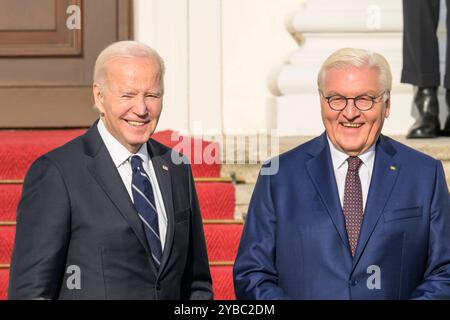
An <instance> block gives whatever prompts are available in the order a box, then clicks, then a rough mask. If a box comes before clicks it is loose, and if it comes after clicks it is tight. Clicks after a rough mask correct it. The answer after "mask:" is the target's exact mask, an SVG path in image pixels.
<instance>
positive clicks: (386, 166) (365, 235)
mask: <svg viewBox="0 0 450 320" xmlns="http://www.w3.org/2000/svg"><path fill="white" fill-rule="evenodd" d="M395 153H396V150H395V149H394V147H393V146H392V145H391V143H390V142H389V140H388V139H387V138H386V137H384V136H382V135H380V138H379V140H378V143H377V147H376V154H375V163H374V167H373V172H372V178H371V182H370V187H369V194H368V197H367V202H366V206H365V212H364V220H363V225H362V227H361V232H360V236H359V240H358V245H357V247H356V253H355V257H354V259H353V268H355V266H356V264H357V263H358V260H359V259H360V257H361V255H362V253H363V252H364V248H365V247H366V245H367V242H368V240H369V238H370V236H371V235H372V233H373V231H374V229H375V226H376V224H377V223H378V221H379V219H380V217H381V214H382V213H383V210H384V207H385V206H386V203H387V201H388V199H389V197H390V195H391V193H392V188H393V187H394V184H395V181H396V180H397V177H398V173H399V171H400V165H399V164H398V163H396V162H395V161H394V160H393V156H394V155H395Z"/></svg>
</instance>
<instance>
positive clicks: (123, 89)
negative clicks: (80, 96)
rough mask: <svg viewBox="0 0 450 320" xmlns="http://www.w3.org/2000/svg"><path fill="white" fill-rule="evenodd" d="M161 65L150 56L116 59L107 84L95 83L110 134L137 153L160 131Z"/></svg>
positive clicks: (96, 93) (107, 71) (95, 96)
mask: <svg viewBox="0 0 450 320" xmlns="http://www.w3.org/2000/svg"><path fill="white" fill-rule="evenodd" d="M159 73H160V70H159V64H158V62H157V61H156V60H155V59H152V58H148V57H142V58H141V57H139V58H126V57H117V58H112V59H111V60H109V61H108V62H107V70H106V76H105V78H106V79H105V84H104V85H103V86H102V85H101V84H99V83H94V87H93V91H94V98H95V104H96V106H97V108H98V110H99V111H100V112H101V114H102V117H101V119H102V121H103V122H104V124H105V127H106V128H107V129H108V131H109V132H110V133H111V134H112V135H113V136H114V137H115V138H116V139H117V140H118V141H119V142H120V143H121V144H122V145H123V146H124V147H125V148H127V149H128V150H129V151H130V152H131V153H136V152H137V151H138V150H139V148H140V147H141V146H142V145H143V144H144V143H146V142H147V141H148V140H149V139H150V136H151V135H152V134H153V132H154V131H155V129H156V125H157V124H158V120H159V116H160V115H161V109H162V86H161V82H160V76H159Z"/></svg>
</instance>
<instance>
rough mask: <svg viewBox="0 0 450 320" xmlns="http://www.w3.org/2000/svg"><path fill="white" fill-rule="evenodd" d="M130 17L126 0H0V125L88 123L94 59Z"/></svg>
mask: <svg viewBox="0 0 450 320" xmlns="http://www.w3.org/2000/svg"><path fill="white" fill-rule="evenodd" d="M132 20H133V19H132V1H131V0H20V1H17V0H0V128H64V127H66V128H67V127H87V126H89V125H90V124H91V123H92V122H93V121H94V120H95V119H96V118H97V113H96V112H95V111H94V109H93V104H94V101H93V97H92V89H91V88H92V73H93V67H94V63H95V59H96V57H97V55H98V54H99V53H100V51H101V50H102V49H103V48H104V47H106V46H107V45H108V44H110V43H112V42H114V41H118V40H125V39H131V38H132V27H131V26H132Z"/></svg>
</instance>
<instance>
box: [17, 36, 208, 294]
mask: <svg viewBox="0 0 450 320" xmlns="http://www.w3.org/2000/svg"><path fill="white" fill-rule="evenodd" d="M163 76H164V63H163V60H162V59H161V57H160V56H159V55H158V53H157V52H156V51H154V50H153V49H151V48H149V47H148V46H146V45H144V44H141V43H138V42H134V41H122V42H117V43H114V44H112V45H110V46H109V47H107V48H106V49H105V50H103V51H102V53H101V54H100V55H99V57H98V59H97V62H96V65H95V72H94V85H93V93H94V98H95V104H96V108H97V109H98V110H99V113H100V120H99V121H97V122H95V123H94V125H93V126H92V127H91V128H90V129H89V130H88V131H87V132H86V134H84V135H82V136H81V137H79V138H76V139H75V140H73V141H71V142H69V143H67V144H66V145H64V146H62V147H60V148H58V149H56V150H53V151H51V152H49V153H47V154H45V155H43V156H42V157H40V158H39V159H38V160H36V161H35V162H34V163H33V165H32V166H31V168H30V170H29V172H28V173H27V176H26V178H25V182H24V186H23V193H22V198H21V200H20V204H19V207H18V214H17V234H16V239H15V244H14V250H13V256H12V262H11V274H10V285H9V298H10V299H211V298H212V285H211V276H210V272H209V266H208V257H207V253H206V245H205V240H204V233H203V228H202V220H201V216H200V210H199V206H198V200H197V195H196V191H195V187H194V181H193V177H192V171H191V168H190V166H189V165H188V164H185V163H181V164H175V163H174V162H173V161H171V155H172V151H171V149H169V148H167V147H165V146H163V145H161V144H159V143H158V142H156V141H154V140H152V139H151V135H152V134H153V132H154V131H155V128H156V125H157V123H158V119H159V116H160V114H161V109H162V99H163V90H164V88H163ZM177 156H178V155H177Z"/></svg>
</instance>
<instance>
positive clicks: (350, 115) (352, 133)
mask: <svg viewBox="0 0 450 320" xmlns="http://www.w3.org/2000/svg"><path fill="white" fill-rule="evenodd" d="M384 90H385V88H383V86H382V85H381V84H380V81H379V72H378V70H377V69H375V68H370V67H363V68H356V67H353V66H348V67H345V68H331V69H329V70H328V71H327V72H326V75H325V79H324V81H323V86H322V92H323V95H324V96H325V97H328V96H332V95H341V96H344V97H348V98H354V97H357V96H361V95H369V96H373V97H376V96H379V95H380V94H381V93H383V91H384ZM320 104H321V109H322V121H323V123H324V125H325V129H326V131H327V134H328V137H329V138H330V140H331V142H332V143H333V144H334V145H335V146H336V148H338V149H339V150H341V151H343V152H345V153H346V154H348V155H349V156H357V155H359V154H361V153H364V152H365V151H366V150H367V149H369V148H370V147H371V146H372V145H373V144H374V143H375V142H376V141H377V139H378V137H379V135H380V132H381V128H382V127H383V123H384V119H385V118H387V117H388V116H389V110H390V99H389V98H388V99H387V100H385V99H384V96H382V97H380V98H378V99H376V102H375V103H374V106H373V107H372V109H370V110H368V111H360V110H358V109H357V108H356V107H355V105H354V101H353V100H349V101H348V104H347V107H346V108H345V109H344V110H342V111H335V110H332V109H331V108H330V107H329V105H328V103H327V100H326V99H325V98H323V97H322V96H321V98H320Z"/></svg>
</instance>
